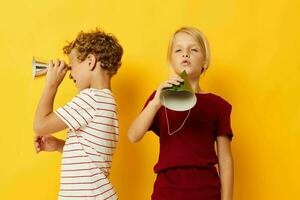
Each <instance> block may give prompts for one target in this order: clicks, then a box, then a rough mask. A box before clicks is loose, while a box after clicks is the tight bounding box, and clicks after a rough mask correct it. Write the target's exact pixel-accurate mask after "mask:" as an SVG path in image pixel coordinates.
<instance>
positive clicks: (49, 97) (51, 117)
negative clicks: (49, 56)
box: [34, 60, 67, 135]
mask: <svg viewBox="0 0 300 200" xmlns="http://www.w3.org/2000/svg"><path fill="white" fill-rule="evenodd" d="M66 72H67V67H66V65H65V63H64V62H63V61H59V60H57V61H56V62H55V64H53V63H52V61H50V62H49V64H48V72H47V76H46V84H45V88H44V91H43V94H42V96H41V99H40V102H39V104H38V106H37V109H36V113H35V119H34V131H35V132H36V134H37V135H47V134H52V133H55V132H58V131H61V130H64V129H66V128H67V125H66V124H65V123H64V122H63V121H62V120H61V119H60V118H59V117H58V116H57V115H56V114H55V113H54V112H53V102H54V98H55V95H56V92H57V89H58V86H59V85H60V83H61V82H62V80H63V78H64V76H65V74H66Z"/></svg>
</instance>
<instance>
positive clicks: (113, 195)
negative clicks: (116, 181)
mask: <svg viewBox="0 0 300 200" xmlns="http://www.w3.org/2000/svg"><path fill="white" fill-rule="evenodd" d="M115 194H116V192H114V193H113V194H112V195H110V196H109V197H107V198H105V199H104V200H107V199H109V198H110V197H112V196H114V195H115ZM117 200H118V199H117Z"/></svg>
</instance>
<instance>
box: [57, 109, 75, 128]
mask: <svg viewBox="0 0 300 200" xmlns="http://www.w3.org/2000/svg"><path fill="white" fill-rule="evenodd" d="M56 113H57V114H58V115H59V116H61V117H62V118H63V119H64V120H66V122H67V123H68V124H69V126H71V127H72V128H73V130H76V129H75V128H74V127H73V126H72V124H71V123H70V122H69V121H68V120H67V119H66V118H65V117H64V116H63V115H62V114H60V113H59V112H58V111H56Z"/></svg>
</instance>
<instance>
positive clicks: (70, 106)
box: [67, 104, 88, 124]
mask: <svg viewBox="0 0 300 200" xmlns="http://www.w3.org/2000/svg"><path fill="white" fill-rule="evenodd" d="M67 106H69V105H68V104H67ZM69 107H70V108H71V109H73V110H75V112H77V114H78V115H80V117H81V118H82V119H83V120H84V121H85V123H86V124H88V122H87V121H86V120H85V118H84V117H83V116H82V115H81V114H80V113H79V112H78V111H77V109H74V108H72V107H71V106H69Z"/></svg>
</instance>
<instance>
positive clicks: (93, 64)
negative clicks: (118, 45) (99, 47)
mask: <svg viewBox="0 0 300 200" xmlns="http://www.w3.org/2000/svg"><path fill="white" fill-rule="evenodd" d="M86 59H87V62H88V65H89V69H90V70H91V71H93V70H94V69H95V67H96V63H97V59H96V57H95V56H94V55H93V54H89V55H88V56H87V57H86Z"/></svg>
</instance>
